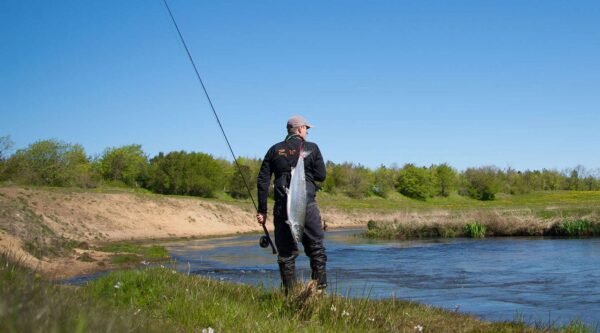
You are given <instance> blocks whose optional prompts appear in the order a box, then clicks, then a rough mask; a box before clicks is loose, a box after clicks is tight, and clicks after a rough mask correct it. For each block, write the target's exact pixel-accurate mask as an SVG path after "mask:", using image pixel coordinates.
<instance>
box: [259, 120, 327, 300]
mask: <svg viewBox="0 0 600 333" xmlns="http://www.w3.org/2000/svg"><path fill="white" fill-rule="evenodd" d="M311 127H312V125H310V124H309V123H308V122H307V121H306V120H305V119H304V118H303V117H302V116H293V117H291V118H290V119H289V120H288V122H287V133H288V134H287V136H286V138H285V140H284V141H282V142H279V143H277V144H275V145H273V146H272V147H271V148H270V149H269V151H267V154H266V155H265V158H264V159H263V162H262V165H261V167H260V172H259V174H258V184H257V185H258V213H257V215H256V218H257V220H258V223H259V224H261V225H264V224H265V223H266V221H267V196H268V192H269V186H270V183H271V176H272V175H273V174H275V180H274V187H275V205H274V207H273V220H274V223H275V245H276V247H277V252H278V256H277V263H278V264H279V272H280V274H281V281H282V284H283V287H284V289H285V292H286V294H287V292H288V291H289V290H291V289H292V288H293V287H294V285H295V283H296V257H298V253H299V250H298V246H297V244H296V242H295V241H294V238H293V236H292V232H291V230H290V226H289V225H288V224H287V223H286V220H287V219H288V216H287V191H288V189H289V187H290V179H291V171H292V168H293V167H295V166H296V163H297V162H298V157H299V156H300V154H302V156H305V157H304V172H305V177H306V203H307V206H306V218H305V225H304V234H303V235H302V236H301V237H302V245H303V246H304V253H305V254H306V255H307V256H308V257H309V258H310V268H311V270H312V274H311V278H312V280H315V281H316V284H317V289H318V290H325V288H326V287H327V275H326V272H325V263H326V262H327V255H326V254H325V247H324V246H323V237H324V229H323V224H322V222H321V213H320V211H319V207H318V206H317V202H316V200H315V197H316V192H317V184H316V183H315V182H322V181H324V180H325V175H326V173H325V163H324V162H323V156H322V155H321V151H320V150H319V147H318V146H317V145H316V144H315V143H312V142H308V141H306V136H307V135H308V132H307V131H308V129H309V128H311Z"/></svg>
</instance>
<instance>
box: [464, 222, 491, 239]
mask: <svg viewBox="0 0 600 333" xmlns="http://www.w3.org/2000/svg"><path fill="white" fill-rule="evenodd" d="M464 229H465V236H467V237H469V238H485V230H486V227H485V225H483V224H481V223H478V222H475V223H467V224H465V228H464Z"/></svg>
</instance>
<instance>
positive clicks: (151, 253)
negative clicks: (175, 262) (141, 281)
mask: <svg viewBox="0 0 600 333" xmlns="http://www.w3.org/2000/svg"><path fill="white" fill-rule="evenodd" d="M98 250H100V251H103V252H111V253H115V254H114V255H113V256H112V258H111V260H112V262H113V263H114V264H130V263H138V262H140V261H142V260H149V261H160V260H166V259H169V257H170V255H169V251H167V249H166V248H165V247H164V246H160V245H150V246H146V245H141V244H133V243H114V244H109V245H105V246H102V247H100V248H99V249H98Z"/></svg>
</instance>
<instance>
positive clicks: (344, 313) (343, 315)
mask: <svg viewBox="0 0 600 333" xmlns="http://www.w3.org/2000/svg"><path fill="white" fill-rule="evenodd" d="M346 316H348V317H349V316H350V312H348V311H346V310H344V311H342V317H346Z"/></svg>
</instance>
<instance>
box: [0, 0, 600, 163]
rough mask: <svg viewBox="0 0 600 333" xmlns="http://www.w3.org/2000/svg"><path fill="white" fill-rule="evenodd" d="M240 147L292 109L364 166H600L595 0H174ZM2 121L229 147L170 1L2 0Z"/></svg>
mask: <svg viewBox="0 0 600 333" xmlns="http://www.w3.org/2000/svg"><path fill="white" fill-rule="evenodd" d="M169 4H170V6H171V9H172V11H173V13H174V15H175V17H176V19H177V21H178V24H179V26H180V28H181V30H182V32H183V35H184V37H185V39H186V41H187V43H188V46H189V48H190V51H191V53H192V56H193V57H194V60H195V61H196V64H197V66H198V67H199V69H200V73H201V75H202V77H203V79H204V82H205V84H206V87H207V89H208V92H209V94H210V96H211V98H212V101H213V103H214V105H215V108H216V110H217V113H218V114H219V116H220V118H221V121H222V124H223V126H224V128H225V131H226V132H227V134H228V136H229V140H230V142H231V144H232V146H233V149H234V151H235V152H236V154H237V155H239V156H246V157H262V156H263V155H264V153H265V152H266V150H267V149H268V147H269V146H270V145H272V144H273V143H275V142H276V141H278V140H281V139H282V138H283V136H284V135H285V123H286V120H287V118H288V117H290V116H291V115H294V114H301V115H304V116H305V117H306V118H307V119H308V120H309V121H310V122H312V123H313V124H314V126H315V127H314V128H313V129H311V130H310V131H309V140H311V141H314V142H316V143H318V144H319V146H320V147H321V150H322V152H323V155H324V157H325V158H326V159H327V160H331V161H333V162H336V163H341V162H344V161H350V162H354V163H360V164H362V165H365V166H368V167H377V166H379V165H382V164H383V165H387V166H391V165H393V164H394V163H395V164H397V165H398V166H402V165H403V164H404V163H414V164H416V165H420V166H428V165H430V164H440V163H448V164H450V165H451V166H453V167H455V168H457V169H459V170H462V169H465V168H467V167H477V166H487V165H494V166H497V167H500V168H506V167H512V168H516V169H518V170H526V169H542V168H548V169H557V170H563V169H566V168H572V167H575V166H576V165H583V166H584V167H586V168H588V169H596V168H600V152H599V148H598V147H599V144H600V128H599V127H600V126H599V124H600V60H599V59H600V2H598V1H480V0H477V1H182V0H169ZM0 40H1V41H2V43H1V44H2V45H1V47H0V112H1V114H2V117H1V118H2V119H1V120H0V136H4V135H10V137H11V139H12V141H14V142H15V148H17V149H18V148H25V147H27V145H29V144H31V143H33V142H35V141H37V140H43V139H50V138H54V139H58V140H61V141H65V142H68V143H78V144H81V145H83V147H84V148H85V149H86V152H87V153H88V154H89V155H98V154H101V153H102V151H103V150H104V149H105V148H107V147H118V146H123V145H128V144H141V145H142V148H143V149H144V151H145V152H146V153H148V155H149V156H154V155H156V154H157V153H158V152H161V151H162V152H169V151H177V150H185V151H201V152H205V153H209V154H212V155H213V156H215V157H224V158H227V159H231V157H230V156H229V150H228V148H227V146H226V144H225V140H224V139H223V137H222V135H221V133H220V130H219V128H218V125H217V122H216V120H215V119H214V116H213V114H212V111H211V110H210V107H209V105H208V103H207V101H206V98H205V97H204V95H203V93H202V91H201V87H200V85H199V83H198V82H197V80H196V77H195V74H194V72H193V69H192V67H191V65H190V63H189V61H188V59H187V56H186V54H185V51H184V49H183V47H182V45H181V43H180V42H179V40H178V36H177V32H176V30H175V28H174V27H173V25H172V23H171V22H170V19H169V17H168V14H167V11H166V9H165V7H164V5H163V3H162V1H159V0H156V1H109V0H103V1H27V0H24V1H17V0H5V1H2V2H1V3H0Z"/></svg>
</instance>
